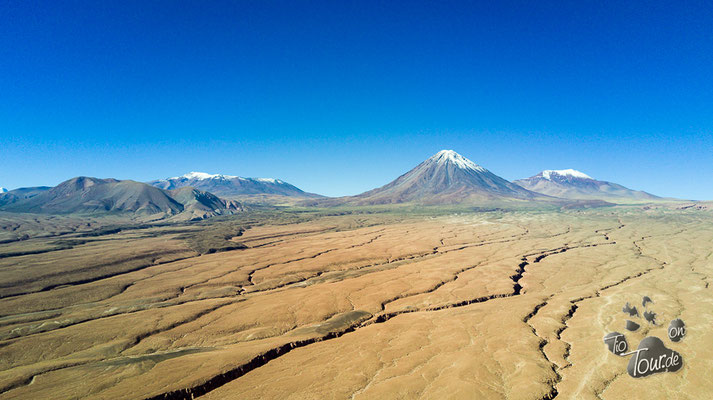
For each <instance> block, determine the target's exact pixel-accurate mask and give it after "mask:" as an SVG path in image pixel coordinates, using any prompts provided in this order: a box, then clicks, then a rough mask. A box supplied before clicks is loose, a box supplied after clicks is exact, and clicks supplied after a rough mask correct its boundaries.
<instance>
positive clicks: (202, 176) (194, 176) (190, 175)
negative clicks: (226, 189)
mask: <svg viewBox="0 0 713 400" xmlns="http://www.w3.org/2000/svg"><path fill="white" fill-rule="evenodd" d="M181 178H185V179H200V180H203V179H235V178H237V176H232V175H222V174H207V173H205V172H189V173H187V174H185V175H183V176H176V177H173V178H168V179H181Z"/></svg>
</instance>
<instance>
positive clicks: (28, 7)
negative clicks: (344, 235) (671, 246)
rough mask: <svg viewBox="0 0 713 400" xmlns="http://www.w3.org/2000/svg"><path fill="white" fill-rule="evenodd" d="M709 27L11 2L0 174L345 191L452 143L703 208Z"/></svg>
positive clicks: (523, 13) (263, 7)
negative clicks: (273, 181) (210, 177)
mask: <svg viewBox="0 0 713 400" xmlns="http://www.w3.org/2000/svg"><path fill="white" fill-rule="evenodd" d="M60 3H61V4H60ZM444 3H445V4H444ZM604 3H607V4H604ZM712 21H713V8H711V7H710V4H706V2H704V1H700V2H687V1H681V2H656V1H652V2H618V1H617V2H599V1H579V2H548V1H538V2H525V1H522V2H509V1H499V2H462V3H460V2H425V1H424V2H419V1H411V2H377V1H354V2H351V1H325V2H314V1H310V2H300V1H295V2H285V1H279V2H271V1H249V2H248V1H245V2H239V1H233V2H219V1H216V2H199V1H192V2H182V1H165V2H160V1H140V2H138V1H137V2H132V1H100V2H90V1H78V2H75V1H62V2H51V1H50V2H32V1H15V0H10V1H4V2H3V3H2V5H0V186H4V187H8V188H11V189H12V188H16V187H21V186H33V185H55V184H57V183H59V182H61V181H63V180H66V179H68V178H71V177H73V176H78V175H89V176H98V177H115V178H121V179H134V180H140V181H147V180H151V179H155V178H162V177H168V176H176V175H180V174H183V173H185V172H189V171H204V172H210V173H226V174H233V175H241V176H250V177H277V178H280V179H283V180H286V181H288V182H290V183H293V184H295V185H297V186H299V187H300V188H302V189H304V190H308V191H312V192H317V193H321V194H326V195H348V194H356V193H359V192H362V191H365V190H368V189H372V188H374V187H377V186H381V185H383V184H385V183H387V182H389V181H391V180H392V179H394V178H396V177H397V176H399V175H401V174H402V173H404V172H406V171H407V170H409V169H410V168H412V167H414V166H415V165H417V164H418V163H419V162H420V161H422V160H423V159H425V158H427V157H429V156H430V155H432V154H433V153H435V152H437V151H438V150H441V149H453V150H456V151H458V152H459V153H461V154H463V155H464V156H466V157H468V158H470V159H472V160H473V161H475V162H476V163H478V164H481V165H483V166H484V167H486V168H488V169H490V170H491V171H493V172H495V173H496V174H498V175H500V176H502V177H504V178H506V179H510V180H513V179H517V178H522V177H527V176H531V175H534V174H536V173H537V172H539V171H540V170H542V169H562V168H575V169H579V170H581V171H583V172H585V173H587V174H589V175H591V176H593V177H595V178H598V179H602V180H609V181H613V182H617V183H621V184H623V185H626V186H629V187H631V188H634V189H643V190H647V191H649V192H652V193H654V194H658V195H664V196H676V197H681V198H692V199H713V184H711V183H712V182H713V168H711V166H712V165H713V74H711V71H713V33H712V32H713V22H712Z"/></svg>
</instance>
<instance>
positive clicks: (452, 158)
mask: <svg viewBox="0 0 713 400" xmlns="http://www.w3.org/2000/svg"><path fill="white" fill-rule="evenodd" d="M431 160H432V161H435V162H436V163H438V164H447V163H449V162H452V163H454V164H455V165H456V166H457V167H458V168H461V169H472V170H474V171H478V172H485V171H486V169H485V168H483V167H481V166H480V165H478V164H476V163H474V162H473V161H470V160H469V159H467V158H465V157H463V156H462V155H460V154H458V153H456V152H455V151H453V150H441V151H439V152H438V153H436V154H435V155H434V156H433V157H431Z"/></svg>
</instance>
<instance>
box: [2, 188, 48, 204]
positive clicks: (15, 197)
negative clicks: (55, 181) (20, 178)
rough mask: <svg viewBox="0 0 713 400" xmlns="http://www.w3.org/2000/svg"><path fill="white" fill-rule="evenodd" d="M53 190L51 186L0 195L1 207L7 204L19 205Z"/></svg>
mask: <svg viewBox="0 0 713 400" xmlns="http://www.w3.org/2000/svg"><path fill="white" fill-rule="evenodd" d="M50 189H52V188H51V187H49V186H36V187H27V188H19V189H14V190H10V191H9V192H5V193H0V207H2V206H5V205H7V204H13V203H17V202H18V201H22V200H26V199H29V198H31V197H34V196H37V195H38V194H40V193H43V192H46V191H48V190H50Z"/></svg>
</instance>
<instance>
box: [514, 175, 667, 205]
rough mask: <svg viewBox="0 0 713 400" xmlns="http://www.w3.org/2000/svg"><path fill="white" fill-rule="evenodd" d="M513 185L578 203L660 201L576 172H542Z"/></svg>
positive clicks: (636, 191)
mask: <svg viewBox="0 0 713 400" xmlns="http://www.w3.org/2000/svg"><path fill="white" fill-rule="evenodd" d="M514 183H516V184H518V185H520V186H522V187H523V188H525V189H528V190H531V191H533V192H537V193H542V194H546V195H548V196H555V197H561V198H565V199H577V200H594V199H599V200H608V201H614V202H616V201H619V202H621V201H646V200H656V199H660V198H659V197H657V196H654V195H652V194H650V193H646V192H642V191H639V190H631V189H629V188H626V187H624V186H622V185H619V184H616V183H612V182H606V181H599V180H596V179H594V178H592V177H591V176H589V175H587V174H585V173H584V172H580V171H577V170H575V169H560V170H552V169H548V170H544V171H542V172H540V173H539V174H537V175H534V176H531V177H529V178H527V179H518V180H516V181H514Z"/></svg>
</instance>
